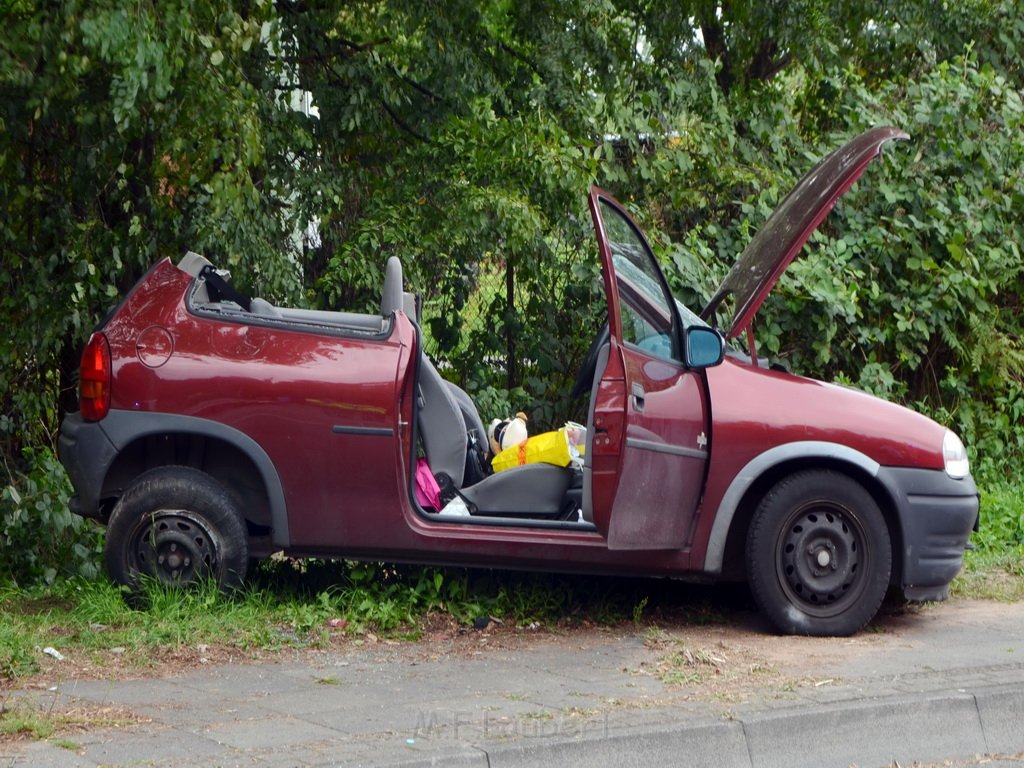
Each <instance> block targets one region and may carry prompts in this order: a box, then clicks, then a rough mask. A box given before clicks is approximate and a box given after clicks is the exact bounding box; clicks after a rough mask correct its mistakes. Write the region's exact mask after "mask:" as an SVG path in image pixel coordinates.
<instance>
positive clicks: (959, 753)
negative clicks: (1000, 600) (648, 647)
mask: <svg viewBox="0 0 1024 768" xmlns="http://www.w3.org/2000/svg"><path fill="white" fill-rule="evenodd" d="M1022 723H1024V690H1021V689H1020V688H1019V687H1018V686H1016V685H1006V686H997V687H986V688H979V689H978V690H976V691H974V692H967V691H954V692H951V693H940V694H916V695H901V696H893V697H886V698H881V699H875V700H869V701H863V700H855V701H849V702H844V703H837V704H828V705H821V706H816V707H799V708H790V709H785V710H777V711H769V712H764V711H756V712H752V713H749V714H747V715H744V716H740V717H736V718H734V719H731V720H721V721H709V722H704V723H700V724H694V723H692V721H690V722H686V723H682V724H680V725H679V726H678V727H673V726H662V727H659V728H654V729H634V730H630V731H627V732H621V733H614V734H607V735H605V736H603V737H600V738H589V739H573V740H570V739H535V740H533V741H532V742H519V743H515V744H509V745H501V746H497V747H493V746H490V745H486V744H481V745H476V746H475V747H473V748H472V749H462V750H459V751H457V752H449V753H446V754H437V755H432V756H431V757H429V758H425V759H414V760H410V761H402V762H397V763H391V764H390V766H392V767H393V768H426V766H438V765H445V766H466V767H467V768H470V767H474V768H475V767H477V766H480V767H482V768H518V767H519V766H536V765H558V766H565V767H566V768H575V767H576V766H579V768H602V767H603V766H609V768H620V767H625V766H642V767H643V768H649V766H652V765H673V764H685V765H687V766H692V768H703V767H704V766H707V768H776V766H777V767H778V768H801V767H803V766H806V767H807V768H820V766H823V765H836V766H849V765H893V764H895V763H898V764H901V765H904V764H910V763H913V762H915V761H917V762H929V761H943V760H958V759H960V760H962V759H971V758H974V757H976V756H977V755H994V754H1016V753H1020V752H1024V726H1022Z"/></svg>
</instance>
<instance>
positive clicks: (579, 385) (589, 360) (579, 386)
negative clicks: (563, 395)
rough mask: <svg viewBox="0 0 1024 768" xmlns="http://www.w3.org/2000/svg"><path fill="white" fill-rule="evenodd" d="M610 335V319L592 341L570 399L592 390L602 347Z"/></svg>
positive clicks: (573, 385)
mask: <svg viewBox="0 0 1024 768" xmlns="http://www.w3.org/2000/svg"><path fill="white" fill-rule="evenodd" d="M609 335H610V334H609V330H608V321H607V320H605V321H604V324H602V325H601V328H600V329H599V330H598V332H597V336H595V337H594V341H593V342H591V344H590V349H588V350H587V354H586V357H584V358H583V364H582V365H581V366H580V370H579V372H577V374H576V380H575V381H574V382H573V384H572V392H570V393H569V398H570V399H572V400H575V399H576V398H577V397H579V396H580V395H582V394H583V393H584V392H588V391H590V388H591V386H593V384H594V375H595V374H596V373H597V358H598V356H599V355H600V354H601V347H603V346H604V345H605V344H607V343H608V337H609Z"/></svg>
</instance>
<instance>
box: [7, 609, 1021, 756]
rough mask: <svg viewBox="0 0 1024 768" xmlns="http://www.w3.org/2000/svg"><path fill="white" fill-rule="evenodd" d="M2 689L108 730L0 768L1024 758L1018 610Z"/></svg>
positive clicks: (363, 654)
mask: <svg viewBox="0 0 1024 768" xmlns="http://www.w3.org/2000/svg"><path fill="white" fill-rule="evenodd" d="M13 695H16V696H19V697H24V698H28V699H32V700H33V702H34V703H35V704H36V705H37V706H44V707H50V708H53V709H69V710H73V711H79V712H82V711H90V710H91V711H95V712H108V713H111V718H112V720H116V721H118V722H119V723H120V724H118V725H115V726H111V727H100V728H91V729H89V730H87V731H85V732H83V733H75V734H72V735H70V736H68V737H67V738H66V739H65V740H64V741H58V740H51V741H40V742H32V743H13V744H11V743H8V744H0V768H14V766H42V767H44V768H46V767H51V768H70V767H72V766H74V767H77V766H143V765H144V766H267V765H281V766H354V765H374V766H389V765H406V766H413V765H453V766H491V767H496V766H509V765H566V766H575V765H579V766H587V768H595V767H596V766H605V765H607V766H645V768H646V767H647V766H651V765H665V764H669V765H687V766H716V767H718V768H721V767H723V766H724V767H729V766H741V767H743V768H751V767H754V766H756V767H758V768H760V767H761V766H787V767H789V766H815V767H818V766H851V765H856V766H859V767H861V768H863V767H864V766H894V765H900V766H909V765H913V764H915V763H917V764H935V765H986V766H991V765H1020V764H1024V604H999V603H989V602H978V601H955V602H950V603H944V604H940V605H933V606H927V607H925V608H923V609H921V610H914V611H908V612H898V613H896V614H894V615H889V616H886V617H884V618H882V619H881V620H880V621H878V622H876V624H875V625H874V626H873V627H872V629H871V630H869V631H866V632H863V633H861V634H860V635H858V636H856V637H853V638H845V639H814V638H792V637H778V636H774V635H772V634H770V633H769V631H768V628H767V626H766V625H765V624H763V622H762V621H761V620H760V619H759V618H758V617H756V616H755V615H753V614H743V615H740V616H738V617H734V620H730V622H729V623H727V624H717V625H711V626H674V627H671V628H668V629H664V628H663V629H659V628H651V627H640V628H636V629H635V630H634V629H632V628H629V629H625V630H623V629H617V630H607V629H593V630H580V631H573V632H568V633H564V634H553V633H543V632H541V633H529V632H508V631H505V632H495V633H488V632H487V631H483V632H476V633H474V632H468V633H466V635H464V636H461V637H457V638H450V637H448V638H444V637H437V638H433V637H429V636H428V637H426V638H424V639H423V640H421V641H419V642H417V643H412V644H405V643H403V644H388V643H384V642H378V643H376V644H366V645H363V646H361V647H352V648H349V649H346V650H344V651H329V652H319V651H316V652H314V651H310V652H308V653H306V654H302V655H299V656H296V657H291V658H288V659H287V660H277V661H270V662H265V663H241V664H234V665H209V666H205V667H201V668H199V669H192V670H190V671H188V672H187V673H185V674H183V675H181V676H177V677H166V678H157V679H146V680H128V681H117V682H110V681H95V680H75V679H60V672H59V667H58V668H55V671H54V678H53V680H52V681H48V682H47V683H46V684H44V685H43V686H42V688H41V689H38V690H29V691H19V692H14V694H13ZM129 716H130V717H129ZM129 719H130V720H133V721H134V722H132V723H130V724H125V722H126V721H127V720H129ZM945 761H956V762H952V763H948V762H945Z"/></svg>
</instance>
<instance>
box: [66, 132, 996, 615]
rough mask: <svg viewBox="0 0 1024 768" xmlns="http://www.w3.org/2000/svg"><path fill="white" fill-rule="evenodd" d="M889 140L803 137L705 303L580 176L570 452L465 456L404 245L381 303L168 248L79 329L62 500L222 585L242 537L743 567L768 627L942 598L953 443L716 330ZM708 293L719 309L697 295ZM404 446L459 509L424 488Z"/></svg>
mask: <svg viewBox="0 0 1024 768" xmlns="http://www.w3.org/2000/svg"><path fill="white" fill-rule="evenodd" d="M897 138H906V135H905V134H902V133H901V132H899V131H897V130H895V129H891V128H876V129H873V130H871V131H868V132H867V133H865V134H863V135H861V136H859V137H857V138H855V139H853V140H852V141H851V142H849V143H848V144H847V145H845V146H843V147H841V148H840V149H838V150H836V151H835V152H833V153H831V154H830V155H828V156H827V157H826V158H824V159H823V160H822V161H821V162H819V163H818V164H817V165H816V166H815V167H814V168H813V169H812V170H811V171H810V172H809V173H808V174H807V175H806V176H805V177H804V178H803V179H802V180H801V181H800V183H799V184H798V186H797V187H796V188H795V189H794V190H793V191H792V192H791V193H790V194H789V195H788V196H787V197H786V198H785V200H784V201H783V202H782V204H781V206H780V207H779V209H778V211H777V212H776V213H775V214H774V215H773V216H772V218H771V219H769V221H768V222H767V223H765V225H764V226H763V227H762V228H761V229H760V231H758V233H757V235H756V236H755V237H754V238H753V240H752V241H751V243H750V245H749V247H748V248H747V249H746V250H745V251H744V253H743V254H742V256H741V257H740V259H739V261H738V263H737V264H736V266H735V267H734V268H733V270H732V271H731V272H730V274H729V275H728V277H727V278H726V280H725V283H724V284H723V286H722V288H721V289H720V290H719V292H718V293H717V294H716V296H715V297H714V298H713V300H712V301H711V302H710V304H709V306H708V307H707V308H705V309H704V311H703V313H702V315H701V316H700V317H698V316H697V315H695V314H693V313H691V312H690V311H689V310H687V309H686V308H685V307H684V306H682V305H681V304H680V303H679V302H677V301H676V300H675V299H674V298H673V297H672V295H671V293H670V292H669V289H668V286H667V284H666V281H665V278H664V276H663V275H662V272H661V269H660V267H659V266H658V263H657V261H656V260H655V258H654V256H653V254H652V252H651V249H650V246H649V245H648V243H647V241H646V239H645V238H644V236H643V234H642V233H641V232H640V230H639V229H638V228H637V226H636V224H635V223H634V222H633V221H632V219H631V218H630V217H629V215H628V214H627V213H626V212H625V211H624V210H623V208H622V207H621V206H620V205H619V204H618V203H617V202H616V201H615V200H613V199H612V198H611V197H610V196H609V195H608V194H607V193H605V192H603V191H602V190H600V189H594V190H592V192H591V194H590V208H591V212H592V214H593V219H594V226H595V228H596V232H597V241H598V247H599V250H600V259H601V265H602V271H603V276H604V286H605V290H606V293H607V302H608V308H607V310H608V311H607V317H608V321H607V323H606V325H605V327H604V328H602V329H601V330H600V331H599V330H598V329H595V334H596V338H595V341H594V344H593V346H592V347H591V349H590V352H589V353H588V356H587V359H586V362H585V364H584V366H583V369H582V370H581V371H580V375H579V377H578V379H577V387H578V389H579V390H581V391H582V392H584V393H585V392H589V393H590V399H589V406H588V419H587V424H586V427H587V430H586V440H585V444H584V445H583V446H582V448H583V451H582V454H583V464H582V466H581V467H579V468H575V467H574V466H572V465H570V466H568V467H566V466H559V465H557V464H551V463H526V464H523V465H521V466H513V467H512V468H510V469H506V470H505V471H501V472H495V473H493V474H489V475H485V476H484V477H483V479H480V478H479V473H478V472H477V471H476V469H477V467H476V465H477V464H478V463H479V462H478V461H477V459H478V458H479V455H480V453H481V451H480V450H479V449H477V447H476V446H477V445H479V444H486V442H487V441H486V437H485V435H484V427H483V424H482V422H481V419H480V416H479V415H478V414H477V411H476V408H475V407H474V405H473V402H472V400H471V399H470V398H469V397H468V396H467V395H466V393H465V392H463V391H462V390H460V389H459V388H458V387H456V386H455V385H454V384H452V383H451V382H448V381H445V380H444V379H443V378H442V377H441V376H440V375H439V373H438V371H437V369H436V368H435V367H434V366H433V364H432V363H431V361H430V360H429V359H428V358H427V357H426V356H425V355H424V354H423V351H422V345H421V342H420V330H419V327H418V325H417V322H416V317H415V316H414V315H415V312H414V311H413V309H412V307H411V305H410V303H409V295H408V294H406V293H405V292H404V288H403V285H402V276H401V265H400V263H399V262H398V260H397V259H392V260H391V261H389V262H388V265H387V271H386V277H385V281H384V286H383V299H382V302H381V308H380V314H357V313H346V312H325V311H313V310H305V309H291V308H285V307H275V306H273V305H271V304H269V303H268V302H266V301H264V300H261V299H251V300H249V299H247V298H245V297H243V296H240V295H239V294H237V293H236V292H235V290H234V289H233V288H232V287H231V286H230V283H228V282H227V281H226V280H225V277H224V275H223V274H222V273H218V272H217V271H216V270H214V269H213V267H212V266H211V265H210V264H209V263H208V262H207V261H206V260H205V259H204V258H202V257H201V256H198V255H196V254H189V255H187V256H186V257H185V258H184V259H183V260H182V261H181V263H179V264H177V265H175V264H173V263H171V262H170V261H169V260H166V259H165V260H163V261H161V262H159V263H158V264H156V265H155V266H154V267H153V268H152V269H150V271H149V273H148V274H146V275H145V277H143V278H142V279H141V280H140V281H139V283H138V284H137V285H136V286H135V287H134V288H133V289H132V291H131V292H130V293H129V294H128V296H127V297H126V298H125V299H124V300H123V301H122V302H121V304H120V306H119V307H118V308H117V309H116V310H115V311H114V312H113V314H112V315H111V316H110V318H109V319H108V320H107V321H106V322H105V323H104V324H103V325H102V327H100V328H99V329H98V330H97V331H96V332H95V333H94V334H93V335H92V337H91V338H90V340H89V342H88V345H87V346H86V348H85V352H84V355H83V358H82V368H81V411H80V412H78V413H73V414H70V415H68V416H67V418H66V419H65V420H64V422H63V424H62V427H61V435H60V443H59V448H60V457H61V460H62V462H63V464H64V466H65V467H66V468H67V471H68V473H69V475H70V477H71V480H72V482H73V484H74V487H75V491H76V494H75V496H74V497H73V499H72V502H71V507H72V509H73V510H74V511H75V512H76V513H78V514H80V515H83V516H87V517H92V518H96V519H98V520H100V521H102V522H104V523H106V525H107V537H106V562H107V567H108V570H109V572H110V575H111V577H112V578H113V579H114V580H115V581H117V582H119V583H122V584H125V585H129V586H130V585H133V584H136V583H137V579H138V575H139V574H150V575H155V576H156V577H159V578H161V579H163V580H165V581H168V582H188V581H191V580H194V579H197V578H203V577H210V576H212V577H213V578H215V579H217V580H218V581H219V582H220V583H221V584H222V585H225V586H230V585H235V584H238V583H239V582H241V580H242V579H243V577H244V576H245V573H246V569H247V566H248V564H249V562H250V558H258V557H263V556H266V555H268V554H270V553H272V552H275V551H279V550H280V551H284V552H285V553H287V554H289V555H292V556H316V557H345V558H372V559H375V560H378V559H379V560H390V561H404V562H419V563H436V564H454V565H466V566H484V567H499V568H500V567H508V568H528V569H534V570H550V571H575V572H581V573H607V574H616V573H618V574H634V575H647V576H670V577H689V578H701V579H726V578H730V579H731V578H745V579H746V580H748V581H749V583H750V586H751V589H752V591H753V593H754V596H755V598H756V600H757V602H758V604H759V605H760V607H761V609H762V610H763V611H764V612H765V613H766V614H767V616H768V617H769V618H770V619H771V621H772V622H773V623H774V624H775V626H776V627H777V628H778V629H780V630H781V631H783V632H791V633H800V634H813V635H847V634H851V633H854V632H856V631H858V630H859V629H861V628H862V627H863V626H864V625H865V624H866V623H867V622H868V621H870V620H871V618H872V617H873V616H874V615H875V613H876V611H877V610H878V607H879V605H880V604H881V602H882V600H883V598H884V596H885V594H886V591H887V590H888V588H889V587H890V586H896V587H899V588H902V590H903V592H904V593H905V595H906V597H908V598H909V599H913V600H941V599H943V598H945V597H946V595H947V593H948V587H949V583H950V581H951V580H952V579H953V577H954V576H955V575H956V573H957V571H958V570H959V569H960V567H961V564H962V558H963V552H964V549H965V547H966V546H967V542H968V538H969V537H970V534H971V530H972V528H974V527H975V526H976V525H977V517H978V494H977V491H976V488H975V485H974V482H973V480H972V478H971V475H970V471H969V467H968V460H967V455H966V453H965V450H964V447H963V444H962V443H961V442H960V440H959V439H958V438H957V437H956V436H955V435H954V434H953V433H952V432H950V431H948V430H947V429H945V428H944V427H942V426H940V425H938V424H936V423H935V422H933V421H931V420H929V419H927V418H925V417H924V416H921V415H918V414H916V413H913V412H911V411H909V410H907V409H905V408H902V407H900V406H897V405H893V404H891V403H887V402H884V401H882V400H878V399H876V398H874V397H871V396H868V395H866V394H863V393H861V392H858V391H855V390H852V389H849V388H845V387H839V386H834V385H830V384H823V383H820V382H817V381H812V380H809V379H805V378H800V377H798V376H794V375H790V374H788V373H786V372H783V371H780V370H776V369H775V368H772V367H769V366H768V365H767V364H766V362H765V361H764V360H762V359H759V358H758V357H757V356H756V353H755V352H754V350H753V347H752V342H753V334H749V333H748V334H747V338H748V344H749V345H750V346H749V347H748V350H747V352H748V353H749V354H748V353H743V352H740V351H738V350H737V349H733V348H732V347H733V345H732V344H731V343H728V340H731V339H734V338H736V337H738V336H740V335H741V334H744V332H745V331H747V330H748V329H749V327H750V323H751V319H752V317H753V315H754V312H755V311H756V310H757V308H758V307H759V306H760V304H761V302H762V301H763V299H764V297H765V295H766V294H767V293H768V291H769V290H770V289H771V287H772V286H773V285H774V283H775V281H776V280H777V279H778V277H779V275H780V274H781V273H782V271H783V270H784V269H785V267H786V265H787V264H788V263H789V262H790V261H791V260H792V259H793V258H794V256H795V255H796V254H797V253H798V252H799V251H800V249H801V248H802V246H803V244H804V242H805V241H806V239H807V238H808V237H809V235H810V233H811V232H812V231H813V230H814V228H815V227H816V226H817V225H818V224H819V223H820V221H821V220H822V219H823V218H824V217H825V216H826V214H827V213H828V211H829V210H831V208H832V206H833V205H834V204H835V202H836V200H837V199H838V198H839V197H840V196H841V195H842V194H843V193H844V192H845V191H846V190H847V189H848V188H849V187H850V186H851V185H852V184H853V183H854V181H855V180H856V179H857V178H859V177H860V175H861V174H862V173H863V171H864V169H865V167H866V166H867V165H868V163H869V162H870V161H871V159H872V158H874V157H875V156H876V155H877V154H878V153H879V152H880V151H881V148H882V145H883V144H884V143H885V142H886V141H888V140H890V139H897ZM727 298H729V299H731V300H732V304H733V305H734V307H735V309H734V311H732V312H731V313H730V314H731V316H729V317H724V318H723V317H717V318H716V314H725V313H724V312H722V306H723V300H725V299H727ZM716 319H717V320H719V321H722V322H720V324H718V325H717V326H714V325H713V323H714V321H715V320H716ZM716 328H721V330H717V329H716ZM418 456H421V457H425V459H426V462H427V466H429V471H430V473H432V474H433V475H434V476H435V477H436V478H438V479H439V480H440V488H441V491H442V497H445V496H446V497H448V498H451V499H453V500H454V499H457V500H458V501H457V503H456V506H455V507H450V506H445V507H444V508H443V509H442V510H441V511H438V510H436V509H434V508H430V507H426V506H425V505H423V504H421V503H419V502H418V501H417V495H416V493H415V492H414V483H415V481H414V477H415V474H416V467H417V457H418ZM474 481H475V482H474ZM453 509H457V510H458V511H457V512H453V511H452V510H453Z"/></svg>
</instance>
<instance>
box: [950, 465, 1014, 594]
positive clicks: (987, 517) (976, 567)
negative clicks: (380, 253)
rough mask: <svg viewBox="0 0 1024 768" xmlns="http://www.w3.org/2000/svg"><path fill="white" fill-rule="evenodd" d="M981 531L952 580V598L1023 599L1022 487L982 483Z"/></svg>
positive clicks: (975, 536)
mask: <svg viewBox="0 0 1024 768" xmlns="http://www.w3.org/2000/svg"><path fill="white" fill-rule="evenodd" d="M981 485H982V486H983V490H982V493H981V526H980V528H981V530H979V531H978V532H977V533H975V534H974V536H972V538H971V540H972V542H973V544H974V545H975V547H976V549H974V550H973V551H969V552H967V553H966V555H965V557H964V568H963V570H962V571H961V572H960V575H959V576H957V578H956V579H955V580H954V581H953V585H952V590H951V592H952V594H953V596H955V597H963V598H974V599H982V600H1002V601H1018V600H1024V485H1017V484H1013V483H1011V482H1009V481H1008V480H1006V479H1005V478H1000V479H996V480H995V481H993V482H991V483H981Z"/></svg>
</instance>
